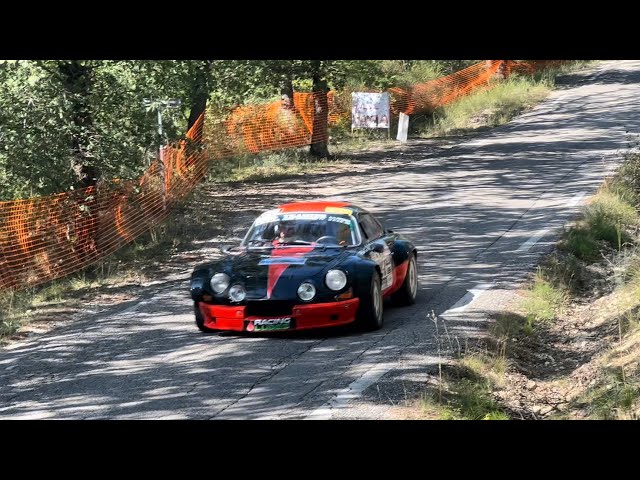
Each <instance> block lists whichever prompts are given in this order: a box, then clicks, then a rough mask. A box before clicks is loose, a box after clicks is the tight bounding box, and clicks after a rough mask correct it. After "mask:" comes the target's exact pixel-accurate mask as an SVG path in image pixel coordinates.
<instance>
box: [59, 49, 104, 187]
mask: <svg viewBox="0 0 640 480" xmlns="http://www.w3.org/2000/svg"><path fill="white" fill-rule="evenodd" d="M58 72H59V73H60V78H61V81H62V86H63V88H64V90H65V93H66V94H67V95H68V97H67V98H68V99H69V100H70V101H71V119H70V120H71V122H70V123H71V125H72V130H73V136H72V139H71V168H72V169H73V172H74V174H75V177H76V181H77V183H78V186H79V187H80V188H85V187H89V186H92V185H95V184H96V183H97V182H98V179H99V176H100V172H99V170H98V168H97V167H96V165H95V163H94V159H93V157H92V156H91V154H90V153H89V152H88V151H87V145H88V144H89V137H90V135H91V134H92V132H93V130H94V128H93V119H92V117H91V107H90V105H89V98H90V95H91V68H90V67H88V66H87V65H84V64H83V63H82V62H81V61H79V60H71V61H60V62H58Z"/></svg>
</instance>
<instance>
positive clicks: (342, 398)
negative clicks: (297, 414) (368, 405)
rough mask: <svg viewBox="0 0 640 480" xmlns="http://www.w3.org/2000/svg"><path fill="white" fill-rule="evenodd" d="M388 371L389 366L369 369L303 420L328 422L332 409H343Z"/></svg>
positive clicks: (377, 366)
mask: <svg viewBox="0 0 640 480" xmlns="http://www.w3.org/2000/svg"><path fill="white" fill-rule="evenodd" d="M389 370H391V366H389V365H376V366H375V367H373V368H371V369H369V370H368V371H367V372H365V374H364V375H362V376H361V377H360V378H358V379H357V380H355V381H353V382H351V384H349V386H348V387H347V388H343V389H342V390H340V391H339V392H338V393H337V395H336V396H335V397H334V398H332V399H331V400H329V401H328V402H327V403H325V404H324V405H323V406H321V407H320V408H317V409H315V410H314V411H313V412H311V413H310V414H309V415H308V416H307V417H306V418H305V420H330V419H331V415H332V409H334V408H341V407H344V406H345V405H346V404H347V403H349V402H350V401H351V400H353V399H355V398H358V397H359V396H360V394H361V393H362V392H363V391H364V390H365V389H366V388H368V387H370V386H371V385H373V384H374V383H375V382H377V381H378V380H379V379H380V378H381V377H382V376H383V375H384V374H385V373H387V372H388V371H389Z"/></svg>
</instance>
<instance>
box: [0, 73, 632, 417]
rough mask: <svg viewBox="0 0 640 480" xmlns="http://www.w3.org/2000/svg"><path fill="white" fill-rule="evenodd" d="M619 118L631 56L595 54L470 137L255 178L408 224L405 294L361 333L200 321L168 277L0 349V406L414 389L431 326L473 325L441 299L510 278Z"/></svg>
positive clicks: (62, 408) (572, 207)
mask: <svg viewBox="0 0 640 480" xmlns="http://www.w3.org/2000/svg"><path fill="white" fill-rule="evenodd" d="M627 132H628V133H629V134H633V133H638V132H640V62H639V61H624V62H620V61H616V62H602V63H600V64H599V65H598V66H597V67H595V68H593V69H592V70H590V71H588V72H586V73H579V74H572V75H570V76H568V77H566V78H565V79H564V81H563V84H562V85H561V86H560V88H559V89H558V90H557V91H554V92H553V93H552V94H551V96H550V97H549V99H548V100H547V101H545V102H543V103H542V104H540V105H539V106H538V107H536V108H535V109H533V110H531V111H529V112H528V113H526V114H524V115H522V116H520V117H519V118H518V119H516V120H515V121H513V122H510V123H509V124H507V125H504V126H502V127H499V128H496V129H493V130H491V131H489V132H486V133H484V134H482V135H480V136H478V137H475V138H473V139H472V140H470V141H466V142H464V143H461V144H457V145H454V146H451V147H449V148H440V149H436V150H434V149H432V148H429V147H428V142H424V141H416V142H413V143H410V144H408V145H406V146H403V147H401V148H398V149H397V150H396V151H393V152H391V151H390V152H388V154H387V155H388V157H389V158H391V159H393V160H394V161H395V164H394V165H395V166H393V167H390V168H379V169H374V170H366V171H363V172H358V171H357V169H356V170H355V171H353V172H351V173H350V174H341V175H334V176H329V177H326V178H325V181H323V182H316V183H313V184H307V185H300V184H298V185H296V184H295V183H294V182H292V181H288V182H274V183H272V184H269V185H266V186H264V187H263V188H262V190H261V192H260V194H259V195H258V196H257V197H259V198H256V199H255V205H254V207H253V208H254V209H259V208H258V207H257V205H260V206H262V205H270V204H275V203H281V202H280V201H281V200H283V201H288V200H295V199H302V198H305V199H311V198H334V199H345V200H349V201H352V202H353V203H356V204H361V205H363V206H366V207H368V208H369V209H370V210H372V211H374V212H376V213H377V214H378V216H379V217H380V218H381V219H382V220H383V221H384V222H385V224H386V225H387V226H388V227H389V228H393V229H396V230H398V231H401V232H402V233H405V234H406V235H408V236H410V237H412V238H413V239H414V240H415V241H416V243H417V245H418V248H419V252H420V253H419V271H420V282H421V289H420V292H419V301H418V303H417V304H416V305H414V306H412V307H408V308H402V309H400V308H389V309H387V310H386V313H385V327H384V328H383V329H382V330H380V331H378V332H373V333H355V332H345V331H331V332H326V331H324V332H322V331H320V332H317V333H310V334H309V333H305V334H289V335H284V336H262V337H255V336H246V335H203V334H200V333H199V332H198V331H197V330H196V328H195V326H194V324H193V317H192V306H191V302H190V300H189V298H188V292H187V289H188V287H187V285H188V283H187V280H186V278H185V277H183V278H181V279H179V280H178V281H175V282H170V283H168V284H165V285H164V286H162V285H158V286H157V287H155V289H154V292H153V295H152V296H150V297H148V298H147V299H145V300H144V301H143V302H140V303H137V304H135V305H130V306H128V307H127V308H126V309H124V310H120V311H118V312H115V313H111V314H103V315H96V316H94V317H93V318H85V319H84V320H81V321H77V322H73V323H70V324H68V325H65V326H63V327H60V328H58V329H56V330H54V331H52V332H49V333H48V334H45V335H41V336H36V337H34V338H31V339H29V340H27V341H23V342H20V343H16V344H13V345H11V346H9V347H7V348H5V349H3V350H2V351H0V418H67V419H70V418H72V419H81V418H92V419H93V418H118V419H125V418H130V419H141V418H184V419H186V418H191V419H212V418H213V419H247V418H251V419H253V418H319V419H322V418H384V417H385V412H386V410H387V409H388V407H389V406H392V405H397V404H400V403H402V402H403V401H404V400H406V399H408V398H412V397H415V395H418V394H419V393H420V391H421V389H422V388H423V386H424V382H425V381H426V380H428V378H429V375H430V374H432V373H433V372H434V370H435V369H436V366H437V363H438V361H439V358H438V357H439V355H441V354H442V353H440V354H439V353H438V350H439V349H438V348H437V347H438V345H440V344H441V343H442V338H443V335H445V334H446V338H447V340H448V341H449V340H451V339H454V340H455V341H461V340H463V339H464V338H465V337H467V336H474V335H477V334H478V333H480V332H482V331H483V329H484V328H485V327H486V325H485V323H484V322H481V321H476V320H474V319H473V318H472V317H466V316H464V315H454V316H450V317H447V312H448V311H451V310H450V309H452V307H453V308H460V307H461V306H462V307H464V304H465V303H466V302H468V301H470V300H471V299H473V296H474V292H479V291H484V290H486V292H485V295H490V294H491V288H492V287H497V286H499V287H500V288H501V289H503V290H504V289H505V288H516V287H517V286H518V282H521V281H522V279H523V278H524V275H525V274H526V272H527V271H529V270H530V269H531V267H532V266H533V265H534V264H535V262H536V259H537V258H539V255H540V254H541V253H542V252H544V251H545V249H547V248H548V246H549V245H550V242H551V241H552V240H553V238H554V236H555V235H556V234H557V228H558V227H560V226H562V225H563V223H565V222H567V221H568V220H570V219H571V218H572V216H574V215H575V212H576V209H577V208H578V207H579V205H580V204H581V203H582V202H583V201H584V199H585V198H586V196H588V195H589V194H590V193H592V192H593V191H594V190H595V188H597V186H598V185H599V184H600V182H601V181H602V178H603V177H604V176H605V175H606V174H607V173H609V172H610V171H611V169H612V168H614V167H615V165H616V162H617V161H618V160H619V157H620V152H621V151H623V150H624V149H625V147H626V145H627V139H628V134H627ZM282 192H286V194H284V195H283V193H282ZM229 200H231V199H229ZM225 221H226V220H225ZM228 221H229V222H231V219H229V220H228ZM246 226H247V225H244V227H246ZM487 289H488V290H487ZM445 317H447V323H446V324H443V323H442V322H436V321H434V318H436V319H437V318H445ZM445 326H446V327H447V330H446V332H445V333H443V328H444V327H445ZM436 327H437V328H438V330H437V331H436Z"/></svg>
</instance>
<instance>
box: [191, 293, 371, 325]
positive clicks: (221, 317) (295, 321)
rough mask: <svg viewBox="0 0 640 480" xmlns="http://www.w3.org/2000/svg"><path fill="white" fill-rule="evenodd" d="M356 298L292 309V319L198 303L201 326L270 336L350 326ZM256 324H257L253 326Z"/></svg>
mask: <svg viewBox="0 0 640 480" xmlns="http://www.w3.org/2000/svg"><path fill="white" fill-rule="evenodd" d="M359 303H360V300H359V299H358V298H352V299H350V300H344V301H340V302H331V303H311V304H305V305H295V306H294V307H293V310H292V313H291V315H279V316H277V317H269V316H245V307H244V306H228V305H211V304H207V303H203V302H201V303H200V304H199V308H200V312H201V313H202V315H203V316H204V326H205V327H207V328H211V329H214V330H233V331H237V332H260V331H262V332H267V331H269V332H273V331H291V330H306V329H309V328H323V327H335V326H338V325H345V324H347V323H351V322H353V321H354V320H355V318H356V312H357V311H358V304H359ZM256 321H257V322H256Z"/></svg>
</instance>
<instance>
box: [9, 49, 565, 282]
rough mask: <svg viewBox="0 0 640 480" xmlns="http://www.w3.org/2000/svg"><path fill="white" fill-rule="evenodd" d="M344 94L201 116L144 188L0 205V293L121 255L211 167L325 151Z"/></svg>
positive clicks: (441, 95) (417, 106)
mask: <svg viewBox="0 0 640 480" xmlns="http://www.w3.org/2000/svg"><path fill="white" fill-rule="evenodd" d="M559 63H560V62H559V61H544V62H541V61H518V62H515V61H501V60H487V61H483V62H480V63H477V64H475V65H472V66H470V67H468V68H465V69H463V70H460V71H458V72H455V73H453V74H451V75H447V76H446V77H442V78H439V79H436V80H432V81H430V82H426V83H422V84H417V85H413V86H412V87H411V88H391V89H389V92H390V94H391V109H392V113H393V114H395V115H397V114H398V113H399V112H403V113H405V114H416V113H423V112H429V111H433V110H434V109H436V108H438V107H440V106H442V105H445V104H447V103H449V102H452V101H454V100H455V99H457V98H459V97H461V96H463V95H467V94H469V93H471V92H472V91H474V90H477V89H479V88H486V87H488V86H490V85H491V83H492V81H493V79H494V78H495V77H496V76H503V77H504V76H508V75H509V73H510V72H519V73H532V72H534V71H536V70H539V69H541V68H546V67H548V66H555V65H557V64H559ZM344 93H345V94H336V93H335V92H329V93H328V94H327V95H322V94H319V93H302V92H295V93H294V97H293V102H292V104H291V103H289V104H287V103H285V102H284V101H282V100H278V101H275V102H271V103H267V104H261V105H242V106H239V107H236V108H235V109H233V110H232V111H231V112H230V113H229V114H228V115H226V118H212V117H211V116H210V117H209V118H208V120H207V122H206V124H205V122H204V115H202V116H200V118H199V119H198V121H197V122H196V123H195V124H194V126H193V127H192V128H191V129H190V130H189V132H188V133H187V136H186V140H185V141H183V142H181V143H180V144H178V145H174V146H170V147H165V148H164V149H163V150H162V159H160V160H157V161H156V162H154V163H153V164H152V165H151V166H150V167H149V168H148V169H147V170H146V172H145V173H144V174H143V175H142V176H141V177H140V178H139V179H138V180H131V181H124V182H118V181H116V182H112V183H111V184H104V183H100V184H98V185H97V186H94V187H89V188H86V189H83V190H79V191H73V192H67V193H62V194H58V195H52V196H47V197H37V198H32V199H26V200H15V201H8V202H0V289H2V288H22V287H26V286H31V285H36V284H39V283H43V282H46V281H49V280H52V279H55V278H59V277H62V276H65V275H68V274H69V273H72V272H74V271H77V270H80V269H82V268H84V267H86V266H88V265H91V264H92V263H95V262H97V261H99V260H100V259H102V258H104V257H105V256H107V255H109V254H111V253H113V252H114V251H116V250H118V249H119V248H121V247H122V246H123V245H125V244H126V243H128V242H130V241H131V240H133V239H135V238H136V237H137V236H138V235H140V234H142V233H144V232H145V231H147V230H148V229H149V228H150V227H152V226H153V225H154V224H157V223H158V222H159V221H161V220H162V219H164V218H165V217H166V216H167V215H168V214H169V212H170V209H171V207H172V206H174V205H175V204H176V203H177V202H179V201H180V200H182V199H183V198H184V197H185V196H187V195H188V194H189V193H190V192H191V191H192V190H193V188H194V187H195V186H196V185H197V184H198V183H199V182H200V181H201V180H202V179H203V178H204V177H205V175H206V172H207V169H208V164H209V161H210V160H212V159H219V158H224V157H231V156H234V155H238V154H241V153H254V154H255V153H258V152H262V151H268V150H275V149H283V148H294V147H302V146H305V145H309V144H310V143H312V142H320V141H326V140H327V136H328V128H327V124H329V125H335V124H339V123H341V122H348V120H349V119H350V117H351V98H350V95H347V94H346V93H348V92H344ZM318 112H325V113H324V114H318ZM327 112H328V113H327Z"/></svg>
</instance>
